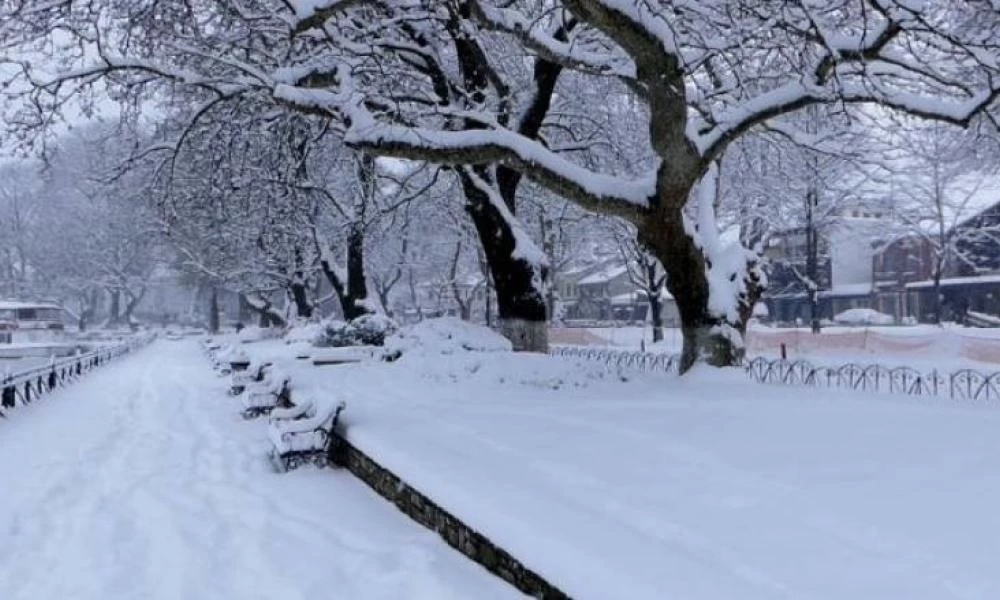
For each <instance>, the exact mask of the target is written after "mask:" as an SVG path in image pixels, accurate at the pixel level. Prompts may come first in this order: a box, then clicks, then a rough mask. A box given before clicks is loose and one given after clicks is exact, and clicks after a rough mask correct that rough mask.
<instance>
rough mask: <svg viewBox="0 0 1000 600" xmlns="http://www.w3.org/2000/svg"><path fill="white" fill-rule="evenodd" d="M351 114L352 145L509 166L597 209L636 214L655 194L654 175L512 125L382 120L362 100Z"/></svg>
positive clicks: (425, 157) (455, 161) (433, 158)
mask: <svg viewBox="0 0 1000 600" xmlns="http://www.w3.org/2000/svg"><path fill="white" fill-rule="evenodd" d="M347 115H348V118H349V121H350V127H349V128H348V130H347V132H346V134H345V141H346V143H347V144H348V145H353V146H355V147H358V148H363V149H368V150H372V151H375V152H378V153H379V154H382V155H387V156H394V157H397V158H409V159H414V160H431V161H435V162H439V163H442V164H453V165H475V164H490V163H501V164H507V165H510V166H512V167H514V168H516V169H518V170H520V171H523V172H524V173H526V174H527V175H528V176H529V177H531V178H532V179H534V180H535V181H537V182H538V183H540V184H542V185H544V186H545V187H547V188H549V189H551V190H552V191H554V192H556V193H559V194H562V195H563V196H565V197H567V198H572V199H573V200H574V201H575V202H577V203H579V204H580V205H582V206H584V207H586V208H589V209H591V210H595V211H600V212H606V213H611V214H616V215H618V216H622V217H625V218H630V217H634V216H635V215H636V214H637V213H638V212H640V211H642V210H644V209H646V208H647V207H648V206H649V198H650V197H652V196H653V195H654V194H655V180H654V178H653V176H652V175H651V176H649V177H647V178H645V179H642V180H637V181H634V180H628V179H624V178H621V177H615V176H611V175H604V174H600V173H595V172H593V171H591V170H589V169H586V168H584V167H582V166H580V165H577V164H575V163H572V162H570V161H568V160H566V159H565V158H563V157H562V156H559V155H558V154H556V153H555V152H552V151H551V150H549V149H547V148H546V147H545V146H544V145H542V144H541V143H539V142H536V141H534V140H531V139H529V138H527V137H525V136H522V135H519V134H517V133H514V132H513V131H510V130H508V129H502V128H496V129H476V130H464V131H439V130H433V129H428V128H422V127H407V126H402V125H393V124H385V123H379V122H377V121H376V120H375V118H374V116H373V115H372V114H371V113H370V112H368V110H366V109H365V108H364V107H363V106H361V105H360V103H358V102H356V103H354V105H353V106H352V107H348V110H347Z"/></svg>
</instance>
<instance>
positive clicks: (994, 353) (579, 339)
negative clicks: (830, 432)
mask: <svg viewBox="0 0 1000 600" xmlns="http://www.w3.org/2000/svg"><path fill="white" fill-rule="evenodd" d="M550 338H551V341H552V343H555V344H568V345H586V346H608V347H615V348H620V349H622V350H639V349H640V348H642V347H645V349H646V350H647V351H649V352H668V353H677V352H680V348H681V343H682V339H681V333H680V330H679V329H675V328H666V329H665V330H664V339H663V341H662V342H660V343H657V344H653V343H652V341H651V340H652V331H651V329H650V328H649V327H594V328H556V329H552V330H550ZM781 343H784V344H785V347H786V352H787V356H788V358H789V359H790V360H795V359H804V360H808V361H811V362H813V363H815V364H823V365H839V364H844V363H849V362H853V363H863V364H871V363H879V364H883V365H886V366H909V367H913V368H916V369H920V370H927V371H930V370H931V369H938V370H942V371H955V370H958V369H977V370H980V371H984V372H994V371H1000V329H997V330H993V329H969V328H963V327H947V328H941V327H935V326H931V325H917V326H910V327H827V328H824V329H823V331H822V333H820V334H819V335H818V336H814V335H813V334H812V333H811V332H810V331H809V330H808V329H802V328H800V329H774V328H769V327H752V328H751V329H750V332H749V334H748V344H747V347H748V350H749V354H750V355H751V356H767V357H771V358H777V357H779V356H781V351H780V344H781Z"/></svg>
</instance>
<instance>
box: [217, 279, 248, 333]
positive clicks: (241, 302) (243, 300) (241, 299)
mask: <svg viewBox="0 0 1000 600" xmlns="http://www.w3.org/2000/svg"><path fill="white" fill-rule="evenodd" d="M244 302H245V299H244V298H243V297H242V296H240V305H241V306H240V308H241V309H242V307H243V305H244ZM208 332H209V333H219V289H218V288H217V287H215V286H212V293H211V294H210V295H209V297H208Z"/></svg>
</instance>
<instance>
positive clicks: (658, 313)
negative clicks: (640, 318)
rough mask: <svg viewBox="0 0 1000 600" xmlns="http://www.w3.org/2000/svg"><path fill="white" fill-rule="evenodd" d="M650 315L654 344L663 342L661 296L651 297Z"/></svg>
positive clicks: (653, 295) (651, 295)
mask: <svg viewBox="0 0 1000 600" xmlns="http://www.w3.org/2000/svg"><path fill="white" fill-rule="evenodd" d="M649 313H650V319H651V320H652V324H653V343H654V344H655V343H656V342H662V341H663V301H662V300H660V296H659V294H650V295H649Z"/></svg>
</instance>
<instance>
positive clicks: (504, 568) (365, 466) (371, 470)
mask: <svg viewBox="0 0 1000 600" xmlns="http://www.w3.org/2000/svg"><path fill="white" fill-rule="evenodd" d="M336 438H337V444H336V445H335V450H334V452H335V456H333V457H332V458H333V462H335V463H336V464H338V465H340V466H342V467H345V468H346V469H347V470H349V471H350V472H351V473H353V474H354V475H355V476H356V477H357V478H358V479H360V480H361V481H363V482H365V483H366V484H368V486H369V487H371V488H372V489H373V490H375V492H377V493H378V494H379V495H380V496H382V497H383V498H385V499H386V500H388V501H389V502H392V503H393V504H395V505H396V508H398V509H399V510H401V511H402V512H403V513H405V514H406V515H407V516H409V517H410V518H411V519H413V520H414V521H416V522H417V523H420V524H421V525H423V526H424V527H426V528H428V529H430V530H432V531H436V532H437V533H438V535H440V536H441V539H443V540H444V541H445V542H447V543H448V545H450V546H451V547H453V548H455V549H456V550H458V551H459V552H461V553H462V554H464V555H465V556H467V557H469V558H470V559H472V560H474V561H476V562H477V563H479V564H480V565H482V566H483V567H485V568H486V569H487V570H488V571H490V572H491V573H493V574H494V575H496V576H498V577H500V578H501V579H503V580H504V581H506V582H507V583H509V584H511V585H512V586H514V587H515V588H517V589H518V590H520V591H522V592H524V593H525V594H528V595H531V596H534V597H535V598H544V599H545V600H564V599H568V598H569V596H567V595H566V594H565V593H563V592H562V591H561V590H560V589H558V588H557V587H555V586H554V585H552V584H551V583H549V582H548V581H546V580H545V579H544V578H542V576H541V575H539V574H538V573H535V572H534V571H532V570H531V569H529V568H527V567H526V566H524V565H523V564H521V562H520V561H519V560H517V559H516V558H514V557H513V556H511V555H510V553H509V552H507V551H506V550H504V549H503V548H500V547H498V546H497V545H496V544H494V543H493V542H491V541H490V540H489V539H487V538H486V536H484V535H482V534H481V533H479V532H478V531H476V530H474V529H472V528H471V527H469V526H468V525H466V524H465V523H463V522H462V521H461V520H459V519H458V518H457V517H455V516H454V515H452V514H451V513H449V512H448V511H446V510H445V509H443V508H441V507H440V506H438V505H437V504H436V503H435V502H434V501H433V500H431V499H430V498H428V497H427V496H425V495H423V494H422V493H420V492H419V491H417V490H415V489H413V488H412V487H410V485H409V484H407V483H406V482H405V481H403V480H402V479H400V478H399V476H397V475H396V474H395V473H393V472H392V471H390V470H388V469H386V468H385V467H383V466H382V465H380V464H378V463H377V462H375V461H374V460H372V459H371V457H369V456H368V455H367V454H365V453H364V452H362V451H361V450H359V449H357V448H356V447H355V446H353V445H352V444H351V443H350V442H348V441H347V440H346V439H345V438H344V437H343V436H342V435H340V434H336Z"/></svg>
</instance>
